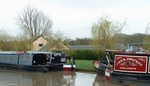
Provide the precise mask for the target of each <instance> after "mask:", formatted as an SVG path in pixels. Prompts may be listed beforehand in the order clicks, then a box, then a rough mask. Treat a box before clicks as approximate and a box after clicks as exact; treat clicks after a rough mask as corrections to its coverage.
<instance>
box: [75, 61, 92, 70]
mask: <svg viewBox="0 0 150 86" xmlns="http://www.w3.org/2000/svg"><path fill="white" fill-rule="evenodd" d="M75 62H76V68H77V70H85V71H95V69H94V66H93V64H92V62H93V60H75Z"/></svg>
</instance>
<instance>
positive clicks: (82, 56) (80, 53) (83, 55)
mask: <svg viewBox="0 0 150 86" xmlns="http://www.w3.org/2000/svg"><path fill="white" fill-rule="evenodd" d="M73 52H74V53H73V56H74V57H75V59H77V60H97V59H100V58H101V57H102V56H103V55H104V52H105V51H104V50H99V51H97V52H94V51H93V50H73Z"/></svg>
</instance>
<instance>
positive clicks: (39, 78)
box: [0, 69, 144, 86]
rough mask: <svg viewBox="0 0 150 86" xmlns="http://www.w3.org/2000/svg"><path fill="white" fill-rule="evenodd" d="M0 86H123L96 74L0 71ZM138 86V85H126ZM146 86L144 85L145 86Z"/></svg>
mask: <svg viewBox="0 0 150 86" xmlns="http://www.w3.org/2000/svg"><path fill="white" fill-rule="evenodd" d="M0 86H123V85H119V84H114V83H109V82H105V80H104V77H102V76H97V74H96V73H95V72H78V71H76V72H71V71H50V72H47V73H43V72H33V71H32V72H31V71H18V70H17V71H16V70H3V69H0ZM126 86H136V85H126ZM143 86H144V85H143Z"/></svg>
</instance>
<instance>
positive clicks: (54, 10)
mask: <svg viewBox="0 0 150 86" xmlns="http://www.w3.org/2000/svg"><path fill="white" fill-rule="evenodd" d="M29 3H30V4H31V5H33V6H34V7H36V8H37V9H39V10H41V11H42V12H43V13H45V14H48V15H49V16H50V18H51V20H52V21H53V26H52V30H53V32H54V33H55V32H56V31H58V30H60V31H63V32H64V34H66V36H68V37H69V38H71V39H75V38H76V37H77V38H85V37H87V38H89V37H91V27H92V23H93V22H96V21H97V20H98V17H101V16H102V14H104V13H105V14H109V17H110V20H115V21H119V22H123V21H124V19H125V18H126V19H127V25H128V27H126V28H124V29H123V33H126V34H133V33H144V32H145V29H146V26H147V24H148V23H149V22H150V0H0V11H1V12H0V29H4V30H6V31H8V32H9V33H10V34H12V35H16V34H18V32H19V27H18V26H17V24H16V21H15V18H16V17H17V13H18V12H20V11H21V10H22V9H23V8H24V7H26V6H27V5H28V4H29Z"/></svg>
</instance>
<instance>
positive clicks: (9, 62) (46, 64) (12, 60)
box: [0, 51, 66, 72]
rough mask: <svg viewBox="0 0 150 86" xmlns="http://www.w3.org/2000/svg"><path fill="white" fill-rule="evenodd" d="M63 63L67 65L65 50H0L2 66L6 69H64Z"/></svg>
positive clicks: (0, 65)
mask: <svg viewBox="0 0 150 86" xmlns="http://www.w3.org/2000/svg"><path fill="white" fill-rule="evenodd" d="M63 65H66V55H65V53H64V52H24V51H1V52H0V67H2V68H4V69H6V68H7V69H8V68H13V69H26V70H42V71H43V72H46V71H50V70H52V69H61V70H63Z"/></svg>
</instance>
